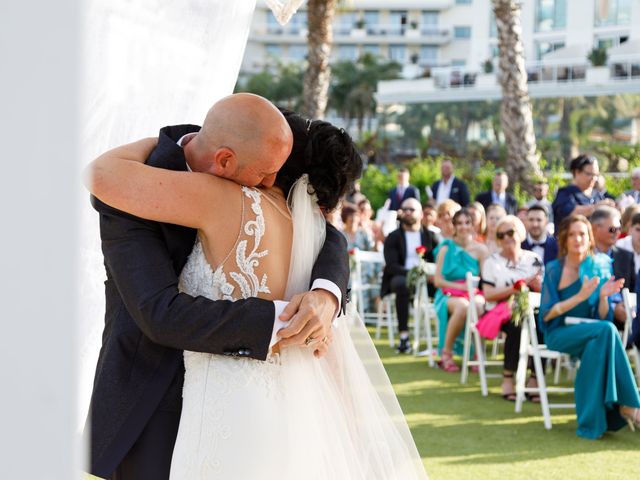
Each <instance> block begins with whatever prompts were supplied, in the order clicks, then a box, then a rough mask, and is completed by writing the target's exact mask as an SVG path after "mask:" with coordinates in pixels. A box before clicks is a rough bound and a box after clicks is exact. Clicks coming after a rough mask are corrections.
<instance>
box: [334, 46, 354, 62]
mask: <svg viewBox="0 0 640 480" xmlns="http://www.w3.org/2000/svg"><path fill="white" fill-rule="evenodd" d="M338 60H341V61H349V62H355V61H356V60H358V49H357V47H356V46H355V45H339V46H338Z"/></svg>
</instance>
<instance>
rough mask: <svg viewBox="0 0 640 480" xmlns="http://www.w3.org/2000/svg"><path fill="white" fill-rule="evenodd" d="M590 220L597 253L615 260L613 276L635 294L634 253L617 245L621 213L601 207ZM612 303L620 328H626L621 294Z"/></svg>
mask: <svg viewBox="0 0 640 480" xmlns="http://www.w3.org/2000/svg"><path fill="white" fill-rule="evenodd" d="M589 220H590V221H591V226H592V227H593V238H594V240H595V244H596V252H600V253H604V254H607V255H609V257H611V258H612V259H613V276H614V277H615V278H624V286H625V288H628V289H629V291H630V292H635V291H636V277H637V275H638V272H636V271H635V262H634V258H633V253H631V252H629V251H627V250H624V249H622V248H619V247H617V246H616V245H615V243H616V240H617V239H618V235H619V234H620V213H619V212H618V210H616V209H615V208H613V207H607V206H601V207H598V208H596V209H595V210H594V212H593V215H591V218H590V219H589ZM618 297H620V298H618ZM612 302H613V303H615V307H614V311H613V315H614V320H615V322H616V324H618V326H624V322H625V318H626V313H625V311H624V306H623V305H622V297H621V296H620V294H616V298H615V299H614V298H612Z"/></svg>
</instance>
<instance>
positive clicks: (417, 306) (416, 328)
mask: <svg viewBox="0 0 640 480" xmlns="http://www.w3.org/2000/svg"><path fill="white" fill-rule="evenodd" d="M423 309H424V307H423V300H422V292H420V291H419V290H418V292H416V298H415V299H414V301H413V354H414V355H417V354H418V353H419V351H420V333H421V331H422V317H423Z"/></svg>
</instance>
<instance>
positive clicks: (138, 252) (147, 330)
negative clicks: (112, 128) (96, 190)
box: [92, 197, 275, 360]
mask: <svg viewBox="0 0 640 480" xmlns="http://www.w3.org/2000/svg"><path fill="white" fill-rule="evenodd" d="M92 202H93V204H94V207H95V208H96V210H98V212H99V213H100V231H101V236H102V251H103V253H104V259H105V266H106V268H107V274H108V280H107V281H113V282H115V285H116V288H117V289H118V292H119V293H120V296H121V298H122V299H123V301H124V304H125V307H126V309H127V311H128V312H129V314H130V315H131V317H132V318H133V320H134V321H135V323H136V324H137V326H138V327H139V328H140V330H142V332H143V333H144V334H145V335H146V336H147V337H148V338H149V339H151V340H152V341H153V342H155V343H158V344H160V345H164V346H167V347H171V348H176V349H179V350H191V351H198V352H207V353H213V354H224V353H225V352H227V351H229V350H231V349H238V348H244V349H247V350H249V356H251V357H253V358H257V359H260V360H263V359H265V358H266V356H267V353H268V349H269V342H270V339H271V335H272V331H273V323H274V319H275V308H274V304H273V302H270V301H266V300H262V299H258V298H250V299H246V300H238V301H236V302H230V301H224V300H217V301H212V300H209V299H206V298H204V297H195V298H194V297H192V296H190V295H187V294H184V293H179V291H178V274H177V273H176V269H175V266H174V265H173V262H172V259H171V256H170V253H169V251H168V250H167V245H166V242H165V240H164V238H163V236H162V233H161V230H160V225H159V224H157V223H156V222H151V221H147V220H143V219H140V218H138V217H134V216H132V215H128V214H126V213H124V212H121V211H119V210H116V209H113V208H111V207H109V206H108V205H105V204H104V203H102V202H100V201H99V200H97V199H95V197H92Z"/></svg>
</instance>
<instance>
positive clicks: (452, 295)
mask: <svg viewBox="0 0 640 480" xmlns="http://www.w3.org/2000/svg"><path fill="white" fill-rule="evenodd" d="M453 226H454V235H453V239H445V240H443V241H442V242H441V243H440V244H439V245H438V247H437V248H436V249H435V250H434V254H435V255H436V273H435V275H434V282H433V283H434V285H435V286H436V287H438V290H437V291H436V294H435V297H434V307H435V310H436V314H437V316H438V323H439V326H440V336H439V339H438V349H439V350H440V362H439V364H438V365H439V366H440V368H442V369H443V370H445V371H447V372H458V371H460V368H459V367H458V365H456V363H455V362H454V360H453V351H454V346H455V345H456V344H457V345H458V347H457V348H456V351H457V352H459V351H461V350H462V342H463V338H462V337H463V334H462V330H463V329H464V326H465V320H466V316H467V309H468V308H469V299H468V297H467V296H466V286H465V283H464V280H465V277H466V275H467V272H471V273H472V274H473V275H479V274H480V263H481V262H482V261H483V260H484V259H485V257H486V256H487V255H488V253H489V252H488V251H487V248H486V247H485V246H484V245H483V244H481V243H478V242H476V241H475V240H474V236H475V231H474V228H473V218H472V216H471V212H469V210H468V209H467V208H463V209H462V210H458V211H457V212H456V213H455V215H454V216H453ZM476 301H477V303H478V304H477V305H476V308H478V309H480V307H481V306H482V303H484V300H483V298H482V296H481V295H477V296H476ZM444 332H446V333H445V334H443V333H444ZM458 337H460V338H458Z"/></svg>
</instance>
